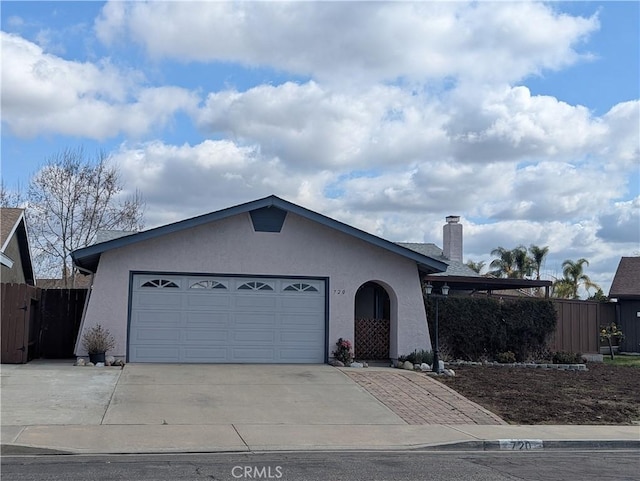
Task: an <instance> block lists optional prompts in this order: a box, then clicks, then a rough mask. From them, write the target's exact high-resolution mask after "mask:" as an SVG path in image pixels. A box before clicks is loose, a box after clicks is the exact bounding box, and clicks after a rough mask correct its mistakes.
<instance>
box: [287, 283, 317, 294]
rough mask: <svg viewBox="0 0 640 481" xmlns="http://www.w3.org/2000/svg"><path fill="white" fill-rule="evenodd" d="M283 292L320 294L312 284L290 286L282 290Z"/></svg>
mask: <svg viewBox="0 0 640 481" xmlns="http://www.w3.org/2000/svg"><path fill="white" fill-rule="evenodd" d="M282 290H283V291H293V292H305V291H306V292H318V289H316V288H315V287H313V286H312V285H310V284H303V283H296V284H289V285H288V286H287V287H285V288H284V289H282Z"/></svg>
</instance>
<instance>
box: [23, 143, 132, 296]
mask: <svg viewBox="0 0 640 481" xmlns="http://www.w3.org/2000/svg"><path fill="white" fill-rule="evenodd" d="M122 189H123V186H122V183H121V180H120V175H119V171H118V169H117V167H115V166H113V165H110V164H109V163H108V158H107V156H106V154H105V153H104V152H99V153H98V154H97V156H96V158H94V159H90V158H88V157H87V155H86V154H85V151H84V149H83V148H82V147H79V148H76V149H65V150H63V151H61V152H59V153H57V154H54V155H52V156H51V157H49V158H48V159H47V161H46V162H45V165H44V166H43V167H42V168H41V169H40V171H38V172H37V173H36V174H35V175H34V176H33V177H32V179H31V181H30V183H29V189H28V194H27V199H28V206H27V220H28V223H29V227H30V233H31V241H32V247H33V249H34V252H35V267H36V271H37V273H38V275H41V276H42V275H46V276H52V275H53V276H54V277H57V276H58V275H60V273H62V279H63V281H64V285H65V286H67V287H68V286H69V283H70V282H69V280H70V278H71V271H72V269H71V259H70V253H71V252H72V251H74V250H76V249H79V248H81V247H86V246H88V245H90V244H92V243H94V242H95V239H96V234H97V232H98V230H113V229H118V230H131V231H135V230H140V229H142V228H143V220H142V219H143V214H144V201H143V199H142V197H141V195H140V193H139V192H137V191H136V193H135V194H134V195H133V196H131V197H129V198H122Z"/></svg>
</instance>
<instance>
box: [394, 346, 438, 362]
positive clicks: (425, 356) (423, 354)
mask: <svg viewBox="0 0 640 481" xmlns="http://www.w3.org/2000/svg"><path fill="white" fill-rule="evenodd" d="M400 357H405V360H406V361H409V362H411V363H413V364H422V363H423V362H425V363H427V364H429V365H431V364H433V352H431V351H425V350H424V349H420V350H419V351H418V350H415V351H413V352H412V353H411V354H409V355H408V356H400Z"/></svg>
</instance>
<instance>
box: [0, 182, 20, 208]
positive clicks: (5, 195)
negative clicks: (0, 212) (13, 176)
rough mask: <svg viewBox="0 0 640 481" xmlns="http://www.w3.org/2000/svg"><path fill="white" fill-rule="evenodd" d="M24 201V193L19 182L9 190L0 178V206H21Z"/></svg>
mask: <svg viewBox="0 0 640 481" xmlns="http://www.w3.org/2000/svg"><path fill="white" fill-rule="evenodd" d="M24 203H25V198H24V193H23V192H22V188H21V187H20V184H17V186H16V188H15V189H13V190H11V189H9V188H7V186H6V185H5V183H4V181H1V180H0V207H23V204H24Z"/></svg>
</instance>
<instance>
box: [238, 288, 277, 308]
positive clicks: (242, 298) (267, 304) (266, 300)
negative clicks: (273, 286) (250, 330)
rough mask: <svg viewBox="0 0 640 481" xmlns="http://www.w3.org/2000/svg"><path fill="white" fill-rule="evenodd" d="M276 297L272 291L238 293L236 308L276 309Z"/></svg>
mask: <svg viewBox="0 0 640 481" xmlns="http://www.w3.org/2000/svg"><path fill="white" fill-rule="evenodd" d="M275 307H276V297H275V296H274V293H272V292H265V293H264V294H262V295H260V294H258V295H238V296H236V297H235V308H236V309H256V310H257V309H274V308H275Z"/></svg>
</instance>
